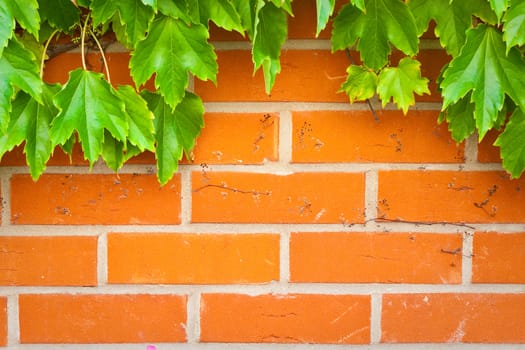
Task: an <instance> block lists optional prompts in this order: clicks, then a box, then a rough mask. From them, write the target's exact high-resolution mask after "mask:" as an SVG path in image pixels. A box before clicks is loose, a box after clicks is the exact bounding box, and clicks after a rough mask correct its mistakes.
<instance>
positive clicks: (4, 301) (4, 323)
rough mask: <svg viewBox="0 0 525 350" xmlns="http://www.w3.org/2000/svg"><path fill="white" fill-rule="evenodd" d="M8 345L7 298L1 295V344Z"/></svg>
mask: <svg viewBox="0 0 525 350" xmlns="http://www.w3.org/2000/svg"><path fill="white" fill-rule="evenodd" d="M6 345H7V298H6V297H0V346H6Z"/></svg>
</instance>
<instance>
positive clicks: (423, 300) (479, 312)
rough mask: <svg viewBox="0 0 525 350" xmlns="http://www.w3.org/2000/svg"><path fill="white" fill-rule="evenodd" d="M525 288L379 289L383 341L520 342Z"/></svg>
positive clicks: (524, 320)
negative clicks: (434, 291) (518, 290)
mask: <svg viewBox="0 0 525 350" xmlns="http://www.w3.org/2000/svg"><path fill="white" fill-rule="evenodd" d="M523 310H525V294H468V293H465V294H399V295H388V294H387V295H384V296H383V306H382V320H381V330H382V335H381V341H382V342H385V343H412V342H415V343H459V342H464V343H523V342H525V312H523Z"/></svg>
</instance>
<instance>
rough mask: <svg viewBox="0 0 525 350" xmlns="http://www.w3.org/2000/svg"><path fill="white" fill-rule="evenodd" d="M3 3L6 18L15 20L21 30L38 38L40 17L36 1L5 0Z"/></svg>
mask: <svg viewBox="0 0 525 350" xmlns="http://www.w3.org/2000/svg"><path fill="white" fill-rule="evenodd" d="M3 3H4V4H3V5H4V6H5V9H4V11H5V10H7V12H8V13H9V16H8V18H15V19H16V21H17V22H18V24H20V26H21V27H22V28H24V29H25V30H27V31H28V32H29V33H31V34H33V35H34V36H35V38H38V31H39V29H40V15H39V14H38V2H37V0H5V1H3ZM4 6H2V7H4Z"/></svg>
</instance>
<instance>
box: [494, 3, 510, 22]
mask: <svg viewBox="0 0 525 350" xmlns="http://www.w3.org/2000/svg"><path fill="white" fill-rule="evenodd" d="M489 3H490V7H491V8H492V10H493V11H494V12H495V13H496V16H498V21H499V19H500V18H501V16H502V15H503V12H505V10H507V7H508V6H509V1H508V0H489Z"/></svg>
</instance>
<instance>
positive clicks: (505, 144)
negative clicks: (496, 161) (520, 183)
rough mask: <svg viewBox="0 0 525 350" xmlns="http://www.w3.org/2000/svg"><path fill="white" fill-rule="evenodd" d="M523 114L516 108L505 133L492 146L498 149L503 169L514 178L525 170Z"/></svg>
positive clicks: (524, 116)
mask: <svg viewBox="0 0 525 350" xmlns="http://www.w3.org/2000/svg"><path fill="white" fill-rule="evenodd" d="M523 135H525V113H524V112H523V111H522V110H521V109H519V108H516V110H515V111H514V113H513V114H512V116H511V117H510V120H509V122H508V123H507V126H506V127H505V131H503V132H502V133H501V134H500V135H499V136H498V138H497V139H496V142H494V145H496V146H499V147H500V153H501V159H502V160H503V167H504V168H505V169H506V170H507V171H509V172H510V173H511V175H512V177H514V178H518V177H520V176H521V174H522V173H523V171H524V170H525V142H523Z"/></svg>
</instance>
